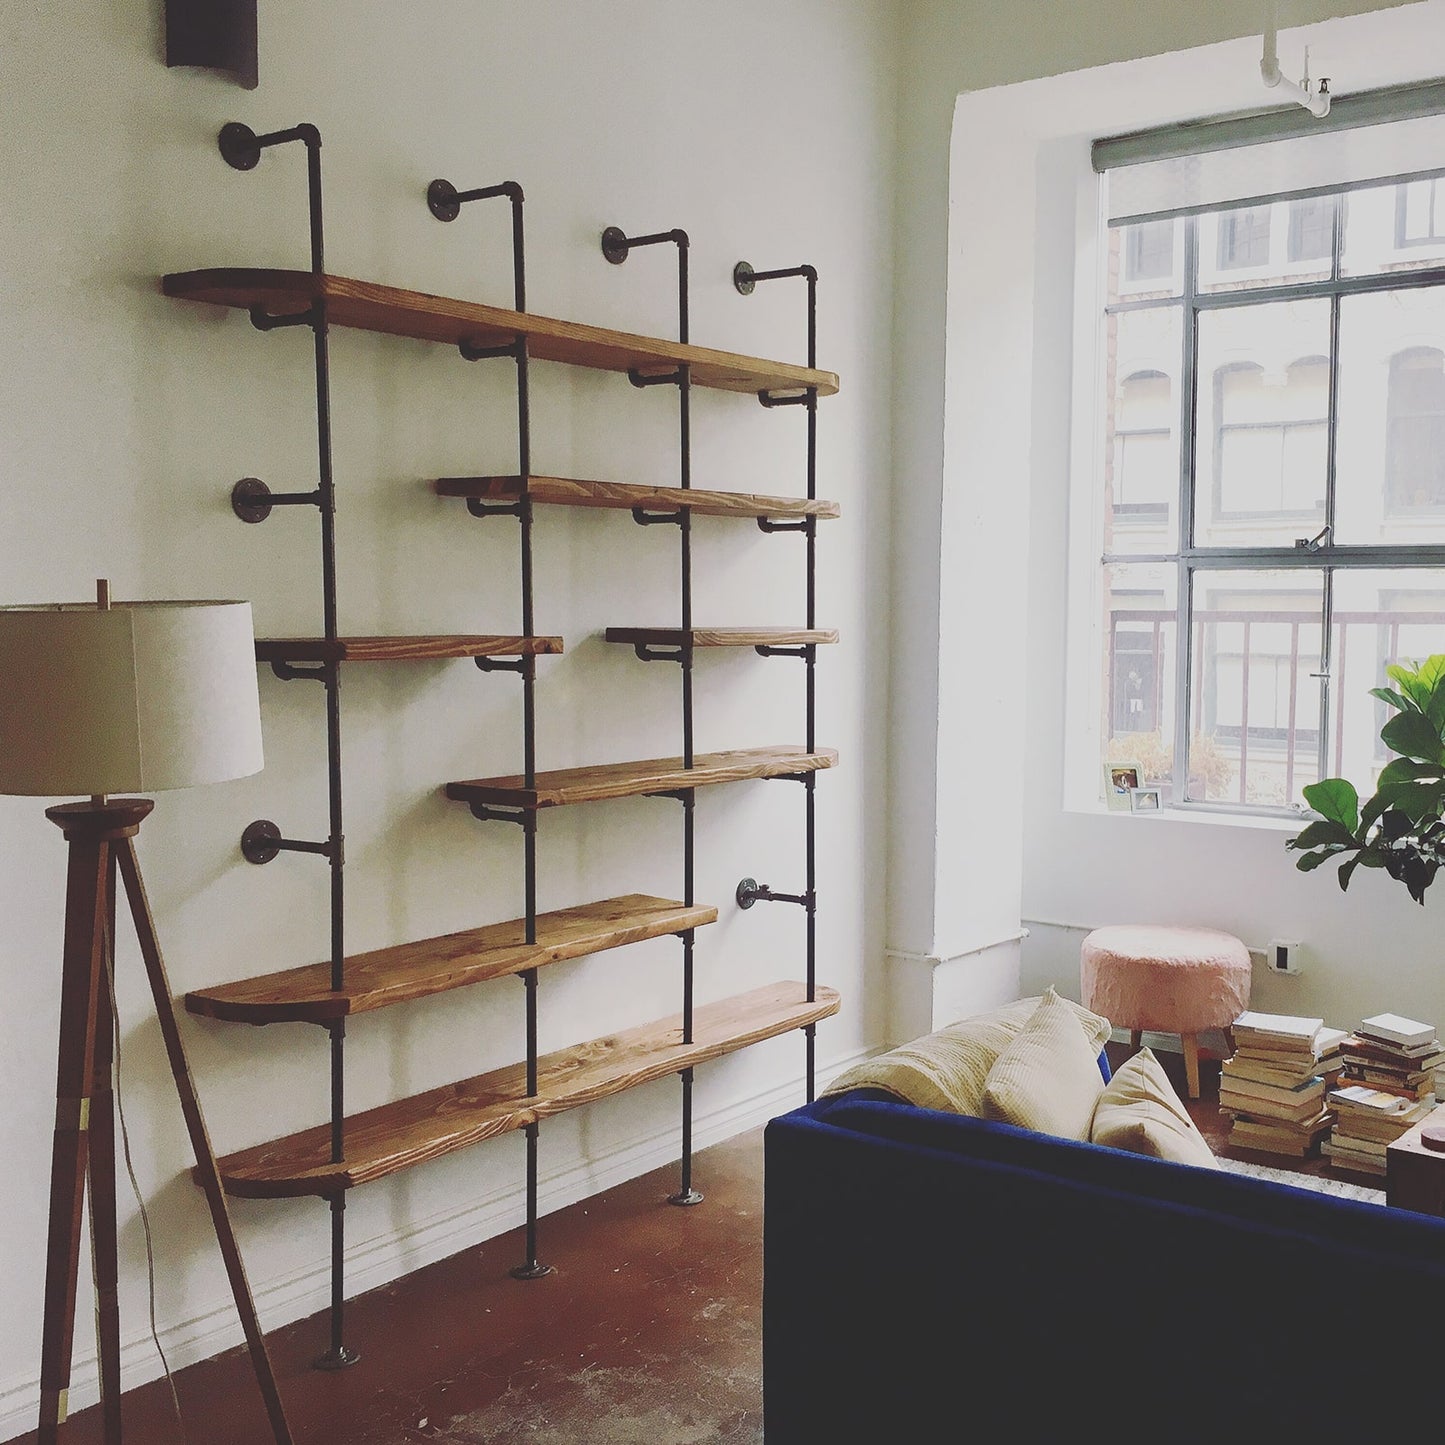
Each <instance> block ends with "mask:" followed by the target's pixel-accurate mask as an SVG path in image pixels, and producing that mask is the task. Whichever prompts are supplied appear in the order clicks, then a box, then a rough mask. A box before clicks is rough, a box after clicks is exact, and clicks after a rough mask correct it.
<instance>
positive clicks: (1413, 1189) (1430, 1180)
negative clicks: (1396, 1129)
mask: <svg viewBox="0 0 1445 1445" xmlns="http://www.w3.org/2000/svg"><path fill="white" fill-rule="evenodd" d="M1426 1129H1429V1130H1431V1131H1432V1132H1434V1133H1439V1132H1445V1111H1442V1110H1440V1109H1436V1110H1435V1111H1434V1112H1433V1113H1431V1114H1427V1115H1426V1116H1425V1117H1424V1118H1423V1119H1421V1120H1420V1122H1419V1123H1418V1124H1416V1125H1415V1127H1414V1128H1413V1129H1409V1130H1407V1131H1406V1132H1405V1133H1403V1134H1401V1135H1400V1137H1399V1138H1398V1139H1396V1140H1395V1141H1394V1142H1393V1143H1392V1144H1389V1145H1388V1146H1387V1147H1386V1149H1385V1203H1386V1204H1389V1205H1393V1206H1394V1207H1395V1208H1396V1209H1413V1210H1414V1211H1415V1212H1416V1213H1417V1214H1435V1215H1440V1216H1445V1151H1442V1150H1440V1149H1432V1148H1430V1146H1429V1145H1428V1144H1426V1143H1425V1141H1424V1139H1423V1137H1422V1134H1423V1131H1424V1130H1426Z"/></svg>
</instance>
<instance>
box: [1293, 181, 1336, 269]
mask: <svg viewBox="0 0 1445 1445" xmlns="http://www.w3.org/2000/svg"><path fill="white" fill-rule="evenodd" d="M1334 216H1335V199H1334V197H1333V196H1309V197H1306V198H1305V199H1303V200H1298V201H1291V202H1289V259H1290V260H1291V261H1322V260H1323V261H1328V260H1329V259H1330V251H1331V249H1332V242H1333V236H1332V234H1331V233H1332V230H1333V226H1334Z"/></svg>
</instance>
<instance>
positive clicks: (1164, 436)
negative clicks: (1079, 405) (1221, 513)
mask: <svg viewBox="0 0 1445 1445" xmlns="http://www.w3.org/2000/svg"><path fill="white" fill-rule="evenodd" d="M1107 331H1108V337H1109V362H1110V365H1111V367H1112V375H1111V378H1110V388H1109V393H1108V394H1109V397H1110V403H1109V408H1108V412H1107V414H1106V416H1105V419H1104V422H1105V452H1104V550H1105V552H1111V553H1131V552H1132V553H1139V552H1156V553H1157V552H1172V551H1174V550H1175V549H1176V548H1177V546H1178V541H1179V526H1178V522H1177V520H1176V519H1177V516H1178V508H1179V412H1180V400H1179V388H1178V383H1177V378H1178V375H1179V358H1180V354H1181V347H1182V346H1183V339H1182V338H1183V323H1182V319H1181V315H1180V310H1179V308H1178V307H1177V306H1161V307H1157V308H1156V307H1149V308H1147V309H1145V310H1142V311H1125V312H1121V313H1119V314H1116V315H1111V316H1110V317H1108V321H1107Z"/></svg>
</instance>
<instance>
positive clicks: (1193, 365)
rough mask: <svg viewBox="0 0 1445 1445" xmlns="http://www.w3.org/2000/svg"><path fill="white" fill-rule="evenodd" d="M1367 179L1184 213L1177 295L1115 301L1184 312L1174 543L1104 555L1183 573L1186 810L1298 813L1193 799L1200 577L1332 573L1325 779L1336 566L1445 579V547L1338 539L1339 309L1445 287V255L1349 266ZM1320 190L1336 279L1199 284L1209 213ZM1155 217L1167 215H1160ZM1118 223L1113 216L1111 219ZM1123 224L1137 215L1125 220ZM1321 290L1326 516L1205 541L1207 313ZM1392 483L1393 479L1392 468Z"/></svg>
mask: <svg viewBox="0 0 1445 1445" xmlns="http://www.w3.org/2000/svg"><path fill="white" fill-rule="evenodd" d="M1439 174H1440V173H1439V172H1428V173H1424V175H1423V176H1422V175H1420V174H1416V175H1409V176H1403V175H1402V176H1391V177H1388V178H1386V179H1382V180H1381V181H1378V182H1372V183H1368V184H1369V185H1380V186H1384V185H1392V186H1398V187H1400V188H1401V189H1400V194H1401V195H1403V193H1404V192H1403V188H1404V186H1405V185H1407V184H1409V183H1410V182H1412V181H1415V180H1419V179H1422V178H1427V179H1433V177H1435V176H1438V175H1439ZM1366 188H1368V187H1367V186H1366V185H1362V184H1359V183H1355V184H1351V185H1347V186H1341V187H1340V188H1338V189H1337V190H1333V191H1329V192H1322V191H1321V190H1320V189H1319V188H1318V187H1314V188H1310V189H1308V190H1302V191H1300V192H1284V193H1280V194H1277V195H1272V196H1267V197H1265V196H1261V197H1254V198H1251V199H1250V200H1249V201H1247V202H1244V203H1236V204H1235V205H1232V206H1221V207H1218V208H1217V209H1215V210H1213V211H1184V212H1181V213H1180V214H1179V215H1178V216H1177V217H1176V218H1175V219H1177V220H1178V222H1179V224H1180V227H1181V231H1182V243H1183V251H1184V258H1183V284H1182V286H1181V287H1180V288H1179V291H1178V292H1177V294H1173V295H1160V296H1154V295H1151V296H1149V297H1137V298H1129V297H1125V298H1122V299H1120V300H1118V301H1114V302H1112V303H1109V304H1108V305H1106V306H1105V307H1104V312H1105V315H1106V316H1110V315H1119V314H1122V313H1125V312H1128V311H1138V310H1146V309H1148V310H1157V309H1162V308H1166V307H1174V308H1177V309H1178V310H1179V311H1180V313H1181V316H1182V322H1183V324H1182V326H1181V332H1182V344H1181V362H1180V386H1179V396H1178V402H1179V406H1180V456H1179V509H1178V518H1177V533H1176V537H1175V539H1174V544H1175V545H1174V547H1173V549H1172V550H1170V551H1166V552H1160V553H1139V552H1107V551H1106V552H1105V553H1104V554H1103V555H1102V557H1101V559H1100V561H1101V564H1102V566H1103V567H1105V568H1108V567H1110V566H1114V565H1119V566H1130V565H1140V564H1151V563H1152V564H1166V565H1173V566H1175V567H1176V568H1177V570H1178V589H1177V597H1176V607H1177V612H1176V628H1177V631H1176V636H1177V638H1178V643H1177V649H1178V653H1179V657H1178V659H1177V665H1176V668H1175V679H1174V688H1175V694H1174V738H1173V742H1174V748H1173V757H1174V763H1173V786H1172V790H1171V791H1172V798H1171V802H1170V805H1169V806H1170V807H1171V808H1172V809H1175V810H1179V811H1182V812H1197V813H1234V814H1242V815H1252V816H1280V817H1294V816H1297V815H1298V814H1297V809H1296V808H1295V807H1293V806H1285V807H1268V806H1261V805H1251V804H1248V803H1244V802H1216V801H1208V800H1203V799H1194V798H1190V797H1189V796H1188V791H1187V790H1188V782H1189V744H1190V736H1191V728H1190V724H1191V722H1192V720H1193V708H1194V704H1195V703H1196V702H1197V699H1194V698H1192V697H1191V695H1190V693H1191V687H1190V682H1191V677H1192V674H1193V658H1192V656H1191V654H1192V651H1193V647H1194V637H1193V633H1194V627H1193V614H1194V591H1195V578H1196V576H1198V575H1199V574H1207V573H1209V572H1217V571H1251V572H1278V571H1281V570H1293V569H1301V570H1303V571H1306V572H1310V573H1316V574H1318V575H1319V577H1320V580H1321V597H1322V602H1321V619H1320V620H1321V639H1322V642H1321V652H1320V660H1319V668H1318V675H1319V681H1320V716H1319V725H1318V729H1317V730H1316V729H1310V730H1309V731H1310V732H1312V733H1315V734H1316V736H1317V747H1318V754H1319V756H1318V760H1317V766H1318V770H1319V771H1318V774H1317V775H1318V776H1319V777H1326V776H1329V751H1330V744H1331V739H1332V726H1331V724H1332V720H1333V716H1334V706H1333V700H1332V679H1331V650H1332V649H1331V641H1332V633H1333V625H1332V623H1333V617H1334V611H1335V608H1334V596H1333V593H1334V587H1333V579H1334V576H1335V573H1336V572H1337V571H1340V570H1343V569H1351V570H1353V569H1357V568H1373V569H1381V568H1415V569H1419V568H1437V569H1440V570H1441V572H1442V581H1445V543H1438V542H1429V543H1416V544H1408V543H1406V544H1393V543H1392V544H1389V545H1380V544H1363V545H1359V544H1356V545H1343V546H1342V545H1337V544H1336V543H1335V541H1334V525H1335V515H1336V494H1337V477H1336V452H1337V446H1336V440H1337V430H1338V403H1339V366H1340V359H1339V340H1340V308H1341V302H1342V301H1343V300H1344V298H1345V297H1347V296H1351V295H1361V294H1369V293H1374V292H1401V291H1409V290H1425V289H1445V262H1442V263H1441V264H1437V265H1430V266H1418V267H1413V268H1411V269H1409V270H1388V269H1387V270H1383V271H1380V272H1378V273H1366V274H1353V273H1352V274H1346V272H1345V269H1344V266H1343V250H1344V228H1345V219H1346V204H1345V201H1346V197H1347V195H1348V193H1349V192H1350V191H1352V190H1359V189H1366ZM1305 197H1312V198H1315V199H1322V198H1323V199H1328V200H1329V201H1330V202H1331V206H1332V215H1331V226H1330V230H1331V246H1330V255H1329V257H1328V261H1329V269H1328V273H1327V274H1325V275H1323V276H1322V275H1320V274H1318V273H1317V272H1314V271H1312V272H1310V273H1309V274H1308V275H1306V276H1304V277H1301V278H1300V279H1298V280H1289V279H1281V280H1278V281H1274V282H1271V283H1269V284H1265V285H1256V286H1248V287H1239V288H1237V289H1228V290H1215V289H1204V288H1203V287H1201V284H1200V270H1201V256H1200V239H1201V235H1200V220H1201V218H1209V217H1212V216H1217V215H1220V214H1223V213H1225V212H1229V211H1238V210H1241V209H1247V208H1253V207H1258V206H1269V205H1273V204H1274V203H1275V202H1279V201H1292V200H1296V199H1302V198H1305ZM1148 219H1149V220H1158V219H1164V217H1161V216H1157V215H1155V216H1150V217H1149V218H1148ZM1106 224H1107V221H1106ZM1114 224H1115V226H1116V227H1120V228H1124V227H1127V226H1128V225H1129V224H1134V223H1131V222H1129V221H1120V222H1115V223H1114ZM1314 297H1319V298H1323V299H1325V300H1327V301H1328V302H1329V307H1330V320H1329V350H1328V361H1329V387H1328V408H1327V426H1328V434H1327V438H1326V460H1325V519H1324V525H1323V527H1322V528H1320V529H1319V530H1318V531H1317V532H1316V533H1315V535H1314V536H1311V537H1299V538H1296V539H1295V540H1294V542H1293V544H1292V545H1264V546H1201V545H1198V542H1197V538H1196V518H1195V506H1196V498H1197V494H1198V487H1199V486H1200V485H1201V484H1203V483H1202V479H1200V478H1199V477H1198V476H1197V474H1196V458H1197V455H1198V451H1199V448H1198V434H1197V421H1198V412H1199V408H1198V394H1197V388H1198V385H1199V382H1200V376H1199V347H1198V331H1199V317H1200V316H1201V314H1202V313H1203V312H1205V311H1210V310H1214V309H1222V308H1228V307H1241V306H1243V307H1259V306H1264V305H1268V304H1270V303H1272V302H1280V301H1294V300H1303V299H1308V298H1314ZM1381 486H1382V488H1383V486H1384V476H1383V473H1382V476H1381Z"/></svg>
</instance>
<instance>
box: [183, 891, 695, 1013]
mask: <svg viewBox="0 0 1445 1445" xmlns="http://www.w3.org/2000/svg"><path fill="white" fill-rule="evenodd" d="M716 921H717V909H716V908H713V907H710V906H708V905H704V904H697V905H695V906H692V907H689V906H687V905H686V904H683V903H678V902H675V901H674V900H672V899H669V898H653V897H650V896H648V895H647V894H643V893H629V894H627V895H626V896H624V897H622V898H605V899H603V900H602V901H601V902H600V903H582V904H579V905H578V906H577V907H575V908H562V909H558V910H557V911H556V912H554V913H539V914H538V915H537V941H536V942H535V943H528V942H527V920H526V919H525V918H514V919H512V920H510V921H509V922H506V923H491V924H487V925H486V926H485V927H482V928H468V929H464V930H462V931H461V932H459V933H447V934H443V935H442V936H441V937H440V938H426V939H422V940H421V941H420V942H418V943H401V944H397V945H395V946H394V947H391V948H379V949H376V950H374V951H373V952H370V953H358V954H355V955H353V956H352V957H350V958H348V959H347V960H346V961H345V965H344V968H345V980H344V984H343V987H342V988H341V989H340V990H337V991H333V990H332V988H331V965H330V964H329V963H314V964H306V965H304V966H302V967H300V968H290V969H286V970H284V971H283V972H280V973H270V974H264V975H262V976H260V977H257V978H247V979H242V980H240V981H239V982H237V983H229V984H223V985H221V986H220V987H217V988H209V989H197V990H195V991H194V992H192V993H188V994H187V995H186V1008H187V1009H189V1010H190V1012H191V1013H193V1014H198V1015H199V1016H201V1017H202V1018H212V1019H222V1020H225V1021H226V1022H228V1023H243V1024H274V1023H313V1024H319V1023H328V1022H330V1021H331V1020H332V1019H338V1018H346V1017H349V1016H350V1015H351V1014H359V1013H369V1012H370V1011H371V1010H372V1009H379V1008H387V1007H389V1006H390V1005H391V1004H398V1003H406V1002H408V1001H409V1000H411V999H417V998H427V997H429V996H430V995H432V994H437V993H445V992H447V991H448V990H450V989H454V988H465V987H466V986H467V985H468V984H473V983H483V982H485V981H486V980H488V979H493V978H505V977H507V976H508V975H509V974H515V973H521V972H523V971H524V970H525V969H529V968H540V967H542V966H543V965H545V964H549V963H560V962H561V961H562V960H563V959H568V958H581V957H583V956H584V955H587V954H592V953H602V952H603V951H604V950H606V949H610V948H621V947H622V946H623V945H624V944H628V943H640V942H641V941H642V940H643V939H647V938H661V937H664V936H665V935H667V934H674V933H682V932H685V931H686V930H687V929H690V928H701V927H702V926H703V925H705V924H708V923H715V922H716Z"/></svg>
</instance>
